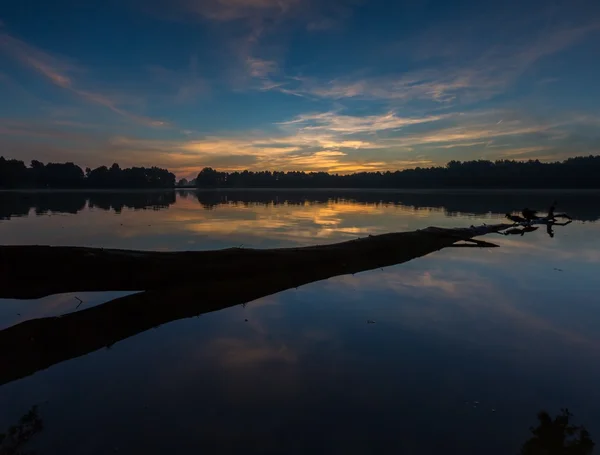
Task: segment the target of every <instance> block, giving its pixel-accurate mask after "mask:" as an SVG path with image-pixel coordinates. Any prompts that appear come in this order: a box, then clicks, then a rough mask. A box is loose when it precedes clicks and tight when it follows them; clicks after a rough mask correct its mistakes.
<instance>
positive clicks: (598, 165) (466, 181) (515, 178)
mask: <svg viewBox="0 0 600 455" xmlns="http://www.w3.org/2000/svg"><path fill="white" fill-rule="evenodd" d="M196 185H197V186H198V187H200V188H600V155H599V156H589V157H578V158H569V159H568V160H565V161H563V162H555V163H542V162H540V161H537V160H536V161H527V162H521V161H506V160H502V161H495V162H492V161H484V160H479V161H464V162H461V161H450V162H449V163H448V164H447V165H446V166H445V167H430V168H420V167H417V168H415V169H405V170H402V171H395V172H390V171H388V172H359V173H356V174H349V175H339V174H328V173H327V172H308V173H306V172H270V171H262V172H250V171H243V172H218V171H216V170H214V169H212V168H204V169H203V170H202V171H200V173H199V174H198V178H197V179H196Z"/></svg>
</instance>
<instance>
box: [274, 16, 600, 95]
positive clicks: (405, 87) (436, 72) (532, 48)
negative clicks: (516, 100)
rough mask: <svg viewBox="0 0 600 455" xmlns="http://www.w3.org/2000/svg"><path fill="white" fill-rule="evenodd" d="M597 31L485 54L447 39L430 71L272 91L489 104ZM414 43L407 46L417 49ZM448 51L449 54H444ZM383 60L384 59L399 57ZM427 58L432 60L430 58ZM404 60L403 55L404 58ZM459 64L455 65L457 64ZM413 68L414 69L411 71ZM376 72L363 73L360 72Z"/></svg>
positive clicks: (305, 82) (285, 85) (291, 83)
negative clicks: (546, 60)
mask: <svg viewBox="0 0 600 455" xmlns="http://www.w3.org/2000/svg"><path fill="white" fill-rule="evenodd" d="M598 30H600V23H591V24H587V25H582V26H577V27H562V28H559V27H555V28H553V29H550V30H545V31H543V32H541V33H538V34H537V35H536V36H533V37H531V38H529V39H526V40H524V42H517V43H514V42H512V41H510V44H497V45H492V46H490V47H487V48H484V49H477V50H473V49H470V48H468V47H465V49H457V48H456V46H455V45H454V44H452V43H450V44H448V39H447V35H445V36H444V37H443V41H441V40H442V38H439V39H440V42H438V43H437V45H436V46H435V47H436V48H440V50H438V53H437V55H438V56H441V57H443V58H442V61H440V62H437V64H436V65H435V66H429V67H428V65H424V64H421V65H420V66H421V68H418V67H417V69H411V70H408V71H405V72H403V73H401V74H398V73H394V74H384V75H373V76H363V75H361V76H342V77H337V78H332V79H328V80H323V79H319V78H315V77H307V76H300V77H299V76H290V75H288V77H282V78H280V79H277V80H274V81H272V82H273V84H272V86H271V90H276V91H280V92H282V93H287V94H293V95H303V96H312V97H317V98H323V99H330V100H343V99H358V100H365V101H368V100H390V101H394V102H396V103H397V102H404V103H407V102H412V101H429V102H432V103H434V104H446V105H448V104H457V103H462V104H465V103H474V102H478V101H483V100H488V99H491V98H493V97H495V96H497V95H499V94H501V93H504V92H505V91H506V90H507V89H509V88H510V87H511V86H512V84H513V83H514V82H515V81H516V80H517V79H518V78H519V77H520V76H522V75H523V74H524V73H525V72H526V71H527V70H528V69H529V68H531V67H532V66H533V65H534V64H535V63H537V62H538V61H540V60H541V59H543V58H544V57H547V56H549V55H553V54H556V53H558V52H561V51H563V50H565V49H567V48H569V47H571V46H572V45H574V44H576V43H577V42H578V41H581V40H582V39H583V38H584V37H586V36H587V35H589V34H591V33H594V32H597V31H598ZM418 44H419V43H418V41H417V42H413V43H412V45H411V47H418ZM447 47H450V48H451V51H448V52H446V51H444V49H445V48H447ZM399 57H400V56H399V55H394V54H392V55H387V56H385V58H399ZM429 57H430V58H431V57H432V56H431V55H429ZM403 58H406V56H403ZM459 62H460V63H459ZM412 67H413V68H415V65H413V66H412ZM369 71H370V72H376V68H364V69H362V70H361V73H363V74H364V73H365V72H369Z"/></svg>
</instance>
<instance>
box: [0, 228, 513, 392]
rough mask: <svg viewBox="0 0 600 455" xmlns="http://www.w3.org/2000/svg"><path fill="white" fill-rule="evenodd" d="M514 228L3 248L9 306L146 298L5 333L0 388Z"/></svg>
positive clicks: (0, 259) (1, 287) (1, 285)
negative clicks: (201, 247) (172, 247)
mask: <svg viewBox="0 0 600 455" xmlns="http://www.w3.org/2000/svg"><path fill="white" fill-rule="evenodd" d="M511 226H512V225H508V224H498V225H493V226H480V227H471V228H466V229H441V228H427V229H424V230H419V231H414V232H404V233H392V234H383V235H378V236H371V237H366V238H362V239H358V240H352V241H348V242H343V243H337V244H331V245H322V246H313V247H303V248H284V249H273V250H252V249H227V250H220V251H205V252H182V253H155V252H140V251H124V250H105V249H104V250H103V249H92V248H67V247H47V246H24V247H19V246H16V247H9V246H4V247H0V266H1V267H2V275H1V276H2V278H1V281H0V297H2V298H7V297H12V298H33V297H41V296H45V295H50V294H54V293H59V292H75V291H79V292H81V291H107V290H143V291H145V292H140V293H137V294H133V295H129V296H125V297H122V298H119V299H115V300H112V301H110V302H107V303H104V304H102V305H98V306H96V307H93V308H89V309H85V310H82V311H77V312H74V313H70V314H66V315H63V316H58V317H50V318H40V319H33V320H30V321H25V322H22V323H20V324H17V325H15V326H12V327H10V328H8V329H5V330H2V331H0V353H1V356H0V358H1V360H2V368H0V385H1V384H5V383H7V382H11V381H14V380H17V379H20V378H23V377H25V376H28V375H31V374H33V373H35V372H37V371H40V370H43V369H46V368H48V367H50V366H52V365H55V364H57V363H60V362H63V361H66V360H69V359H72V358H75V357H79V356H82V355H85V354H88V353H90V352H93V351H96V350H98V349H101V348H103V347H109V346H112V345H113V344H114V343H117V342H118V341H121V340H124V339H126V338H129V337H131V336H134V335H136V334H138V333H141V332H144V331H146V330H149V329H151V328H154V327H158V326H159V325H162V324H165V323H168V322H171V321H175V320H178V319H183V318H189V317H193V316H198V315H200V314H203V313H208V312H212V311H217V310H221V309H224V308H228V307H231V306H234V305H238V304H242V303H246V302H249V301H252V300H255V299H258V298H260V297H264V296H267V295H271V294H274V293H277V292H281V291H284V290H286V289H290V288H295V287H298V286H301V285H304V284H308V283H312V282H315V281H319V280H324V279H327V278H331V277H334V276H338V275H345V274H350V273H358V272H362V271H366V270H372V269H377V268H380V267H386V266H391V265H395V264H399V263H402V262H406V261H409V260H411V259H414V258H417V257H421V256H424V255H427V254H429V253H432V252H434V251H438V250H441V249H443V248H445V247H449V246H455V245H456V244H457V242H461V241H466V242H468V243H469V244H470V245H473V246H478V247H494V246H496V245H494V244H491V243H488V242H482V241H480V240H473V239H472V237H474V236H479V235H484V234H488V233H492V232H499V231H501V230H504V229H507V228H510V227H511Z"/></svg>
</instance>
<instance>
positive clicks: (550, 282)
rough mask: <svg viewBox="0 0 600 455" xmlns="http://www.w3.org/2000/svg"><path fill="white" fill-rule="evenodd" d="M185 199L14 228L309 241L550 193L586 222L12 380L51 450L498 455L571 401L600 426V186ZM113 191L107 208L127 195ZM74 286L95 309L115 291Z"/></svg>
mask: <svg viewBox="0 0 600 455" xmlns="http://www.w3.org/2000/svg"><path fill="white" fill-rule="evenodd" d="M257 193H259V194H257ZM169 194H172V195H174V196H176V200H175V201H174V202H170V203H169V204H168V208H167V207H163V208H162V209H161V210H145V211H144V210H140V211H136V210H134V209H133V208H128V207H132V206H130V205H128V206H127V207H126V206H125V205H123V209H122V211H121V213H120V214H118V216H116V212H115V210H114V209H111V210H109V211H107V210H105V209H100V210H96V209H92V208H91V205H92V204H91V203H90V201H91V199H90V198H91V196H89V197H88V196H86V197H87V199H85V201H84V203H83V206H82V207H81V206H80V205H78V204H80V203H81V202H80V200H79V202H77V204H71V203H69V207H66V206H65V207H63V208H65V209H67V211H65V212H63V213H65V214H66V215H68V216H61V217H58V216H56V217H55V216H52V217H48V216H39V217H38V216H35V213H34V212H32V213H30V215H29V216H23V217H18V218H17V217H15V218H12V219H10V220H9V221H3V222H0V236H1V237H2V239H3V243H47V244H63V245H66V244H68V245H91V246H102V247H117V248H119V247H120V248H139V249H152V250H154V249H164V250H182V249H195V250H202V249H212V248H220V247H230V246H239V245H241V244H243V245H245V246H264V247H271V246H295V245H308V244H314V243H329V242H332V241H337V240H345V239H348V238H353V237H354V238H356V237H358V236H363V235H367V234H376V233H381V232H392V231H401V230H412V229H420V228H423V227H426V226H430V225H434V226H466V225H471V224H478V223H484V222H492V221H494V220H502V219H504V214H505V213H506V212H507V211H511V210H515V209H516V210H520V209H521V208H522V207H525V206H529V207H535V208H539V209H542V210H544V209H545V208H546V207H547V206H548V205H549V203H551V202H552V200H553V199H557V200H558V202H559V206H558V210H559V211H564V212H567V213H569V214H571V215H572V216H573V217H574V218H575V219H576V220H575V222H573V223H572V224H571V225H570V226H568V227H566V228H558V227H557V228H555V230H554V234H555V235H554V238H551V237H549V236H548V235H547V234H546V232H545V230H544V229H543V228H542V229H539V230H537V231H536V232H532V233H529V234H527V235H525V236H523V237H521V236H520V235H515V236H500V235H498V236H495V237H490V238H489V240H490V241H493V242H495V243H498V244H499V245H501V247H500V248H495V249H493V250H489V251H488V250H480V249H476V250H471V249H460V250H455V249H446V250H443V251H440V252H437V253H435V254H432V255H429V256H426V257H423V258H420V259H418V260H416V261H412V262H408V263H405V264H402V265H400V266H396V267H389V268H384V269H383V270H376V271H371V272H367V273H361V274H356V275H354V276H353V275H347V276H342V277H338V278H334V279H331V280H327V281H323V282H319V283H313V284H311V285H308V286H303V287H300V288H299V289H290V290H287V291H285V292H282V293H279V294H277V295H274V296H271V297H267V298H263V299H259V300H257V301H254V302H250V303H249V304H247V305H246V306H245V307H242V306H241V305H238V306H235V307H233V308H229V309H227V310H223V311H219V312H215V313H210V314H204V315H202V316H201V317H199V318H190V319H185V320H179V321H175V322H172V323H170V324H166V325H164V326H162V327H159V328H157V329H154V330H148V331H146V332H144V333H141V334H139V335H137V336H135V337H132V338H130V339H128V340H125V341H123V342H120V343H117V344H115V345H113V346H112V347H111V348H110V349H101V350H99V351H96V352H94V353H92V354H89V355H87V356H84V357H79V358H77V359H73V360H70V361H68V362H63V363H61V364H58V365H55V366H53V367H52V368H49V369H48V370H45V371H43V372H39V373H38V374H36V375H34V376H30V377H28V378H25V379H22V380H19V381H14V382H12V383H9V384H6V385H4V386H2V387H0V428H6V427H8V426H9V425H10V424H11V423H13V422H15V421H17V420H18V418H19V416H20V415H21V414H22V413H23V412H24V410H26V409H28V408H29V407H30V406H31V404H32V403H46V404H44V405H43V409H42V411H43V412H42V414H43V417H44V421H45V423H46V424H47V426H48V429H49V428H50V427H51V428H52V431H44V432H42V433H40V434H39V435H37V436H36V440H37V441H38V447H37V448H38V453H39V454H40V455H45V454H55V453H56V454H58V453H90V454H105V453H113V452H114V450H115V448H117V449H118V451H119V452H122V453H123V452H128V453H161V452H163V453H164V452H166V451H171V452H191V451H205V452H209V453H240V452H243V453H245V454H254V453H308V452H310V453H328V454H330V453H425V454H427V453H462V454H481V453H486V454H490V455H492V454H498V455H499V454H506V453H518V450H519V447H520V446H521V444H522V443H523V441H525V440H526V439H527V438H528V437H529V434H528V431H527V429H528V428H529V426H530V425H532V424H534V416H535V414H536V412H537V411H538V410H540V409H548V410H551V411H556V410H558V409H560V408H561V407H564V406H568V407H569V408H571V409H572V410H573V411H575V413H576V415H577V422H578V423H584V424H585V425H586V427H587V428H588V430H590V433H591V434H592V436H593V437H594V438H596V439H597V437H598V436H597V435H598V434H600V390H599V389H598V387H597V384H598V382H599V381H600V366H599V365H598V362H597V358H598V355H599V354H600V336H599V334H598V330H597V327H598V325H599V324H600V306H599V305H598V298H597V296H598V295H599V293H600V284H599V283H598V279H597V274H598V267H599V266H600V235H599V234H600V225H599V224H598V223H594V222H583V221H593V220H597V219H598V218H599V217H600V204H598V196H597V195H596V194H591V193H588V194H586V193H578V194H572V195H571V194H559V195H556V194H551V195H546V194H531V193H526V194H522V195H518V194H515V195H506V194H502V195H496V196H494V195H476V196H473V195H460V194H450V195H440V194H393V193H392V194H389V193H385V194H384V193H382V192H376V191H374V192H366V193H357V192H336V191H334V192H327V193H325V194H323V193H320V194H315V193H314V192H312V191H306V192H302V191H299V192H298V191H296V192H290V193H285V194H283V195H282V194H281V193H279V194H277V193H276V192H256V191H254V192H248V193H243V194H239V193H238V194H235V193H233V192H222V193H218V192H213V193H210V194H205V193H202V192H200V193H198V192H195V191H191V192H181V193H169ZM232 194H233V196H232ZM0 197H3V196H0ZM32 197H33V196H32ZM111 197H112V198H113V199H112V200H110V201H109V199H110V198H111ZM115 197H117V198H118V196H107V198H109V199H106V201H108V202H105V203H103V205H102V207H118V206H119V203H118V201H117V200H116V199H114V198H115ZM168 197H170V196H168ZM168 197H167V199H166V200H171V199H168ZM77 198H79V196H77ZM5 200H6V199H3V201H5ZM121 200H123V199H121ZM39 204H40V205H39V206H40V207H49V206H50V205H53V206H54V207H55V208H56V210H58V208H59V207H60V204H62V203H61V202H56V203H54V202H52V203H50V202H45V203H44V205H42V204H41V202H40V203H39ZM57 204H58V205H57ZM65 204H66V202H65ZM5 205H6V204H0V207H2V208H1V210H4V212H3V214H4V213H9V212H11V210H13V208H11V209H5ZM151 206H152V205H151ZM13 207H14V206H13ZM32 207H33V208H34V209H35V207H36V205H35V204H33V205H29V206H28V209H27V213H29V212H30V211H31V208H32ZM80 207H81V208H80ZM94 207H96V205H94ZM137 208H141V207H139V206H138V207H137ZM205 208H210V210H206V209H205ZM74 209H76V210H78V213H77V214H76V215H74V214H72V213H71V212H68V210H71V211H73V210H74ZM47 210H49V212H48V213H52V212H53V210H52V208H47ZM22 212H23V210H22V209H21V213H22ZM9 216H10V215H9ZM486 239H487V238H486ZM76 295H77V297H80V298H81V299H82V300H83V301H84V303H83V304H82V305H81V307H80V308H79V310H85V309H87V308H90V307H91V306H93V305H97V304H101V303H104V302H106V301H108V300H111V299H113V298H115V297H117V296H116V295H102V294H98V295H87V294H76ZM74 297H75V296H74V295H60V296H56V297H49V298H45V299H40V300H38V301H28V302H21V301H8V300H4V301H0V303H1V305H0V325H1V326H2V328H5V327H8V326H11V325H13V324H15V323H17V322H20V321H23V320H25V319H30V318H33V317H42V316H49V315H57V314H64V313H68V312H72V311H75V307H76V306H77V305H78V303H79V302H78V301H77V300H76V299H75V298H74ZM207 297H208V296H207V295H205V294H203V293H202V292H198V293H197V294H196V295H194V296H190V297H189V299H190V300H192V299H195V300H198V301H202V300H203V299H205V300H206V299H207ZM166 303H167V304H170V303H172V301H168V302H166ZM17 313H19V315H17ZM369 320H371V321H375V323H374V324H368V323H367V321H369ZM475 401H477V402H478V403H477V405H475ZM492 409H493V410H494V411H492ZM148 435H153V436H152V437H151V438H149V437H148Z"/></svg>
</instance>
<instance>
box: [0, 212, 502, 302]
mask: <svg viewBox="0 0 600 455" xmlns="http://www.w3.org/2000/svg"><path fill="white" fill-rule="evenodd" d="M507 227H510V225H506V224H500V225H495V226H489V227H488V226H485V227H482V228H472V229H439V228H428V229H426V230H421V231H416V232H403V233H391V234H383V235H378V236H370V237H366V238H362V239H357V240H350V241H347V242H342V243H336V244H330V245H319V246H310V247H302V248H279V249H265V250H256V249H246V248H230V249H225V250H218V251H193V252H192V251H186V252H153V251H129V250H111V249H103V248H85V247H54V246H0V271H1V272H2V273H1V274H0V298H16V299H33V298H41V297H44V296H47V295H52V294H59V293H65V292H90V291H143V290H152V289H163V288H170V287H173V286H177V285H179V283H183V282H186V281H189V282H193V283H195V286H196V287H200V288H201V287H204V286H211V285H212V283H213V282H214V281H220V280H223V279H227V280H234V281H235V280H236V279H238V277H245V278H251V279H252V278H255V279H261V278H262V279H264V278H266V277H268V276H270V274H272V273H279V272H284V273H290V274H295V273H304V271H305V270H306V269H309V268H315V267H316V268H323V267H331V268H332V269H333V270H335V271H336V273H335V274H336V275H339V274H340V273H344V267H345V264H346V265H349V264H354V263H357V261H358V263H357V266H358V267H359V269H361V270H364V269H362V268H361V267H362V264H366V263H369V262H370V261H372V260H375V261H381V262H382V263H386V262H389V263H394V261H397V260H398V259H401V258H407V259H404V260H408V259H412V258H414V257H418V256H422V255H423V254H427V252H430V251H435V250H437V249H439V248H443V247H445V246H449V245H451V244H452V243H454V242H456V241H457V240H461V239H470V238H471V237H473V236H474V235H482V234H486V233H489V232H496V231H498V230H501V229H505V228H507ZM478 229H479V230H478ZM391 250H394V251H391ZM396 250H397V251H396ZM398 262H402V260H400V261H398Z"/></svg>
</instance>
